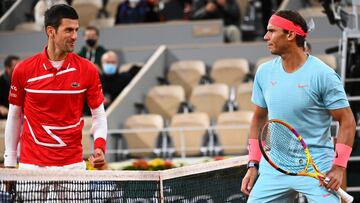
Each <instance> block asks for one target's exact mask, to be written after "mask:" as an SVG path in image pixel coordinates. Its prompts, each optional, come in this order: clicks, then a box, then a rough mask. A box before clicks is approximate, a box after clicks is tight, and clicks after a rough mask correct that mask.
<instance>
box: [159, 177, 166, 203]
mask: <svg viewBox="0 0 360 203" xmlns="http://www.w3.org/2000/svg"><path fill="white" fill-rule="evenodd" d="M159 182H160V203H164V202H165V197H164V187H163V186H164V182H163V176H162V172H161V171H160V172H159Z"/></svg>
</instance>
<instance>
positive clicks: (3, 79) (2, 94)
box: [0, 55, 20, 119]
mask: <svg viewBox="0 0 360 203" xmlns="http://www.w3.org/2000/svg"><path fill="white" fill-rule="evenodd" d="M19 60H20V58H19V57H18V56H14V55H9V56H7V57H6V58H5V61H4V66H5V72H4V73H3V74H1V76H0V119H6V117H7V114H8V111H9V100H8V98H9V91H10V84H11V76H12V73H13V70H14V68H15V66H16V64H17V63H18V62H19Z"/></svg>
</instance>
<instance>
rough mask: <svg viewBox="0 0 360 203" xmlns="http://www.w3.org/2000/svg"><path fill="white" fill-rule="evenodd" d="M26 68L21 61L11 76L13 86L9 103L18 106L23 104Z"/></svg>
mask: <svg viewBox="0 0 360 203" xmlns="http://www.w3.org/2000/svg"><path fill="white" fill-rule="evenodd" d="M23 70H24V68H23V67H22V63H21V62H20V63H19V64H17V66H16V67H15V69H14V72H13V74H12V78H11V86H10V92H9V104H14V105H17V106H23V104H24V99H25V89H24V87H25V79H24V78H25V77H24V72H23Z"/></svg>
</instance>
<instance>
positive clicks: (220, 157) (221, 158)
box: [214, 156, 225, 161]
mask: <svg viewBox="0 0 360 203" xmlns="http://www.w3.org/2000/svg"><path fill="white" fill-rule="evenodd" d="M224 159H225V158H224V157H223V156H215V157H214V161H220V160H224Z"/></svg>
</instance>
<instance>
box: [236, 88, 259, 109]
mask: <svg viewBox="0 0 360 203" xmlns="http://www.w3.org/2000/svg"><path fill="white" fill-rule="evenodd" d="M253 85H254V84H253V82H252V81H251V82H247V83H242V84H240V85H239V86H238V88H237V98H236V100H237V103H238V105H239V109H240V110H249V111H253V110H255V105H254V104H253V103H252V102H251V95H252V90H253Z"/></svg>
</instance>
